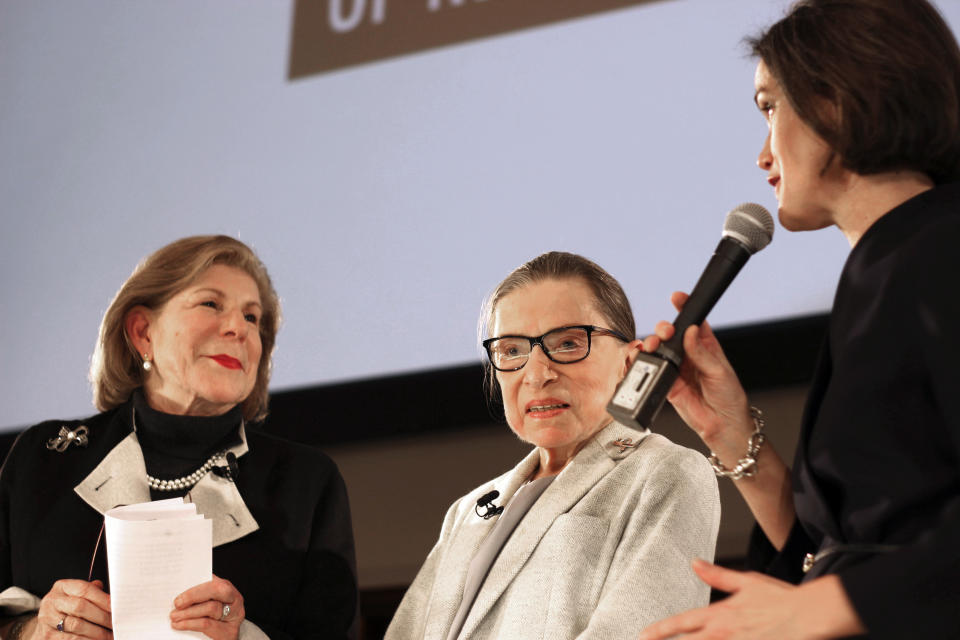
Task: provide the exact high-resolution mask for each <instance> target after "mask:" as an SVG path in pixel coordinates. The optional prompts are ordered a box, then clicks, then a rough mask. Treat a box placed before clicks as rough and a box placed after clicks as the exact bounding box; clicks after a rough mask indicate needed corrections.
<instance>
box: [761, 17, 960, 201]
mask: <svg viewBox="0 0 960 640" xmlns="http://www.w3.org/2000/svg"><path fill="white" fill-rule="evenodd" d="M746 42H747V44H748V46H749V47H750V48H751V50H752V52H753V54H754V55H755V56H757V57H759V58H760V59H761V60H762V61H763V62H764V64H765V65H766V66H767V69H768V70H769V71H770V73H771V74H772V75H773V77H774V78H776V79H777V81H778V82H779V84H780V86H781V87H782V89H783V91H784V93H785V95H786V98H787V100H789V101H790V104H791V106H793V108H794V110H795V111H796V112H797V114H798V115H799V116H800V118H801V119H802V120H803V121H804V122H806V123H807V124H808V125H809V126H810V127H811V128H812V129H813V130H814V131H815V132H816V133H817V134H818V135H819V136H820V137H821V138H823V139H824V140H825V141H826V143H827V144H828V145H829V146H830V147H831V149H832V150H833V152H834V153H835V154H837V155H838V156H839V157H840V159H841V162H842V165H843V166H844V167H845V168H846V169H849V170H851V171H854V172H855V173H859V174H861V175H869V174H876V173H882V172H886V171H898V170H913V171H920V172H922V173H925V174H927V175H928V176H930V177H931V178H932V179H933V180H934V182H935V183H937V184H942V183H945V182H952V181H955V180H957V179H960V48H958V46H957V41H956V39H955V38H954V36H953V34H952V32H951V31H950V28H949V27H948V26H947V24H946V22H944V20H943V17H942V16H941V15H940V14H939V12H938V11H937V9H936V8H934V7H933V5H931V4H930V3H929V2H927V0H801V1H800V2H797V3H795V4H794V5H793V7H792V8H791V10H790V12H789V13H788V14H787V16H786V17H785V18H783V19H782V20H780V21H779V22H777V23H775V24H774V25H773V26H771V27H770V28H769V29H767V30H766V31H765V32H763V33H761V34H760V35H759V36H757V37H753V38H747V40H746ZM824 100H826V101H827V102H829V103H832V104H833V105H835V106H836V107H837V109H836V112H838V113H839V120H838V118H837V117H836V116H835V115H834V114H833V113H832V112H831V110H825V109H824V108H823V106H824Z"/></svg>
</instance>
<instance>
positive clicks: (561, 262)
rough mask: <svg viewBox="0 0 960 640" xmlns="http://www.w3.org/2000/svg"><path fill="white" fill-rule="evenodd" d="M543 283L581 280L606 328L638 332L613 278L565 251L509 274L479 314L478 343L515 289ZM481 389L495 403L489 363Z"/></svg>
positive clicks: (624, 296)
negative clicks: (587, 288) (589, 292)
mask: <svg viewBox="0 0 960 640" xmlns="http://www.w3.org/2000/svg"><path fill="white" fill-rule="evenodd" d="M543 280H582V281H583V282H585V283H586V285H587V286H588V287H589V288H590V291H591V292H593V297H594V302H595V304H596V309H597V311H599V312H600V313H601V314H602V315H603V317H604V318H605V319H606V321H607V323H608V325H609V326H608V327H607V328H608V329H613V330H614V331H616V332H618V333H619V334H621V335H624V336H627V337H628V338H633V337H634V336H635V335H636V332H637V328H636V323H635V321H634V319H633V310H632V309H631V308H630V301H629V300H628V299H627V294H626V293H624V291H623V287H621V286H620V283H619V282H617V279H616V278H614V277H613V276H612V275H610V274H609V273H607V271H606V270H605V269H604V268H603V267H601V266H600V265H598V264H597V263H595V262H593V261H592V260H589V259H587V258H584V257H583V256H581V255H577V254H575V253H567V252H565V251H550V252H548V253H543V254H541V255H539V256H537V257H536V258H534V259H533V260H530V261H528V262H524V263H523V264H522V265H520V266H519V267H517V268H516V269H514V270H513V271H511V272H510V274H509V275H508V276H507V277H506V278H504V279H503V281H502V282H501V283H500V284H499V285H497V288H496V289H494V290H493V293H491V294H490V296H489V297H488V298H487V300H486V301H485V302H484V304H483V309H482V311H481V313H480V327H479V329H480V331H479V333H480V336H479V337H480V339H481V340H483V336H484V334H489V333H490V329H491V327H492V324H493V314H494V312H495V311H496V310H497V305H498V304H499V303H500V301H501V300H503V298H504V297H506V296H507V295H508V294H510V293H513V292H514V291H516V290H517V289H520V288H522V287H525V286H527V285H529V284H533V283H535V282H541V281H543ZM484 386H485V387H486V391H487V399H488V401H489V402H490V403H493V402H496V400H497V399H498V398H497V395H498V391H499V389H498V385H497V382H496V376H495V375H494V373H493V366H492V365H491V364H490V362H489V361H485V362H484Z"/></svg>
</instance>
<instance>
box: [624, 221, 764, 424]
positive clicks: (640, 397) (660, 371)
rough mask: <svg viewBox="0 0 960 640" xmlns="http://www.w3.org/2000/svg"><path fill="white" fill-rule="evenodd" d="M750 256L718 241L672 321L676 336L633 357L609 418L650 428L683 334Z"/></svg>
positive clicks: (676, 370)
mask: <svg viewBox="0 0 960 640" xmlns="http://www.w3.org/2000/svg"><path fill="white" fill-rule="evenodd" d="M750 255H751V252H750V250H749V249H747V248H746V247H745V246H744V245H742V244H741V243H740V242H738V241H737V240H734V239H733V238H730V237H724V238H723V239H721V240H720V244H718V245H717V249H716V251H715V252H714V254H713V256H712V257H711V258H710V262H708V263H707V267H706V269H704V270H703V274H702V275H701V276H700V279H699V280H698V281H697V284H696V285H695V286H694V287H693V291H692V292H691V293H690V298H689V299H688V300H687V302H686V304H685V305H683V309H682V310H681V311H680V313H679V314H678V315H677V319H676V320H674V323H673V324H674V327H675V328H676V333H675V334H674V336H673V337H672V338H670V340H668V341H666V342H663V343H661V344H660V347H659V348H658V349H657V350H656V351H654V352H653V353H643V352H641V353H638V354H637V357H636V359H635V360H634V362H633V365H632V366H631V367H630V370H629V371H628V372H627V375H626V376H625V377H624V379H623V380H621V381H620V384H619V385H618V386H617V389H616V391H615V392H614V394H613V398H611V400H610V402H609V403H608V404H607V412H608V413H609V414H610V415H611V416H613V417H614V418H616V419H617V420H618V421H619V422H620V423H621V424H624V425H627V426H632V427H634V428H637V429H641V430H642V429H647V428H649V427H650V425H651V424H653V421H654V420H655V419H656V417H657V414H659V413H660V409H661V408H662V407H663V403H664V402H665V401H666V399H667V393H669V391H670V388H671V387H672V386H673V383H674V381H676V379H677V376H679V375H680V364H681V363H682V362H683V333H684V332H685V331H686V330H687V328H688V327H689V326H690V325H692V324H700V323H701V322H703V319H704V318H706V317H707V314H708V313H710V310H711V309H713V305H715V304H716V303H717V300H719V299H720V296H721V295H722V294H723V292H724V291H726V290H727V287H728V286H730V283H731V282H732V281H733V278H734V277H735V276H736V275H737V274H738V273H739V272H740V269H741V268H742V267H743V265H744V264H746V262H747V259H749V258H750Z"/></svg>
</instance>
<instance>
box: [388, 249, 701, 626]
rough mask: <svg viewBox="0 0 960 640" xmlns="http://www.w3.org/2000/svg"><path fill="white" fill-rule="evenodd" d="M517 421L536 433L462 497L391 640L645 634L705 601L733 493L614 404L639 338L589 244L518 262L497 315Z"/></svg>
mask: <svg viewBox="0 0 960 640" xmlns="http://www.w3.org/2000/svg"><path fill="white" fill-rule="evenodd" d="M483 326H484V330H485V331H486V332H487V333H488V335H489V336H491V337H490V338H488V339H486V340H484V341H483V345H484V347H485V349H486V351H487V355H488V358H489V360H488V373H491V374H492V376H491V377H492V385H493V386H494V388H495V389H496V390H499V392H500V394H501V396H502V399H503V407H504V412H505V415H506V419H507V423H508V424H509V425H510V428H511V429H512V430H513V432H514V433H515V434H516V435H517V436H518V437H519V438H520V439H522V440H524V441H525V442H529V443H530V444H532V445H534V448H533V449H532V450H531V451H530V453H529V455H527V456H526V457H525V458H524V459H523V460H521V461H520V463H519V464H517V466H516V467H514V468H513V469H512V470H510V471H508V472H506V473H504V474H503V475H502V476H500V477H498V478H495V479H493V480H491V481H490V482H487V483H485V484H483V485H481V486H479V487H477V488H476V489H474V490H473V491H471V492H470V493H468V494H467V495H465V496H464V497H462V498H460V499H459V500H457V501H456V502H455V503H454V504H453V506H451V507H450V509H449V511H448V512H447V515H446V518H445V519H444V521H443V526H442V529H441V531H440V539H439V540H438V541H437V544H436V545H435V546H434V548H433V550H432V551H431V552H430V555H429V556H428V557H427V560H426V562H425V563H424V565H423V567H422V568H421V570H420V572H419V574H418V575H417V577H416V579H415V580H414V582H413V584H412V585H411V587H410V589H409V590H408V591H407V594H406V596H405V597H404V599H403V602H402V603H401V604H400V607H399V609H398V610H397V613H396V615H395V617H394V619H393V621H392V623H391V625H390V628H389V629H388V631H387V638H388V639H391V640H393V639H401V638H402V639H412V638H416V639H420V638H430V639H436V640H454V639H456V638H461V639H463V640H467V639H470V640H473V639H481V638H511V639H512V640H522V639H524V638H573V637H577V638H604V639H611V638H632V637H634V636H635V635H636V632H637V629H640V628H643V626H644V625H645V624H647V623H648V622H652V621H654V620H657V619H659V618H661V617H663V616H664V615H665V614H666V613H668V612H679V611H683V610H685V609H687V608H689V607H691V606H701V605H703V604H705V603H706V602H707V601H708V599H709V589H707V588H705V586H703V585H702V584H698V581H697V579H696V576H695V575H694V574H693V572H692V571H691V569H690V562H691V560H692V559H693V558H710V557H712V556H713V551H714V544H715V542H716V536H717V527H718V525H719V519H720V506H719V498H718V494H717V485H716V480H715V478H714V475H713V472H712V470H711V468H710V465H709V464H708V463H707V461H706V459H705V458H704V457H703V456H702V455H700V454H698V453H696V452H694V451H692V450H690V449H686V448H684V447H680V446H678V445H676V444H673V443H671V442H670V441H669V440H667V439H666V438H664V437H662V436H660V435H657V434H653V433H649V432H643V433H639V432H637V431H635V430H632V429H629V428H627V427H625V426H623V425H621V424H618V423H616V422H615V421H614V420H613V418H612V417H611V416H610V415H609V414H608V413H607V411H606V405H607V402H608V401H609V400H610V398H611V396H612V395H613V392H614V389H615V387H616V386H617V384H618V383H619V381H620V380H621V378H623V376H624V375H625V374H626V372H627V371H628V369H629V367H630V365H631V363H632V361H633V359H634V357H635V356H636V354H637V353H638V352H639V350H640V349H641V342H640V341H639V340H636V339H634V338H633V336H634V331H635V328H634V320H633V315H632V312H631V310H630V303H629V302H628V301H627V299H626V296H625V294H624V292H623V289H622V288H621V287H620V285H619V284H618V283H617V281H616V280H614V279H613V278H612V277H611V276H610V274H608V273H607V272H606V271H604V270H603V269H601V268H600V267H598V266H597V265H596V264H594V263H593V262H591V261H589V260H587V259H586V258H583V257H581V256H577V255H573V254H569V253H560V252H552V253H547V254H544V255H541V256H539V257H537V258H535V259H534V260H531V261H530V262H528V263H526V264H524V265H522V266H521V267H519V268H518V269H516V270H515V271H514V272H513V273H511V274H510V275H509V276H507V278H506V279H505V280H504V281H503V282H502V283H501V284H500V286H499V287H497V289H496V290H495V291H494V293H493V294H492V296H491V298H490V300H489V301H488V303H487V305H486V306H485V312H484V317H483Z"/></svg>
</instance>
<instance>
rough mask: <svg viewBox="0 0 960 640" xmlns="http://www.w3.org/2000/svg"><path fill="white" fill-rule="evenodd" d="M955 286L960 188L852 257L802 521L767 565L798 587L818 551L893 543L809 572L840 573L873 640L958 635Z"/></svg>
mask: <svg viewBox="0 0 960 640" xmlns="http://www.w3.org/2000/svg"><path fill="white" fill-rule="evenodd" d="M958 278H960V184H953V185H945V186H941V187H937V188H935V189H933V190H932V191H928V192H925V193H923V194H921V195H919V196H917V197H915V198H913V199H911V200H909V201H907V202H906V203H904V204H902V205H900V206H899V207H897V208H895V209H893V210H892V211H890V212H889V213H887V214H886V215H885V216H883V217H882V218H880V220H878V221H877V222H876V223H874V224H873V225H872V226H871V227H870V228H869V229H868V230H867V232H866V233H865V234H864V236H863V237H862V238H861V239H860V241H859V242H858V243H857V245H856V246H855V247H854V248H853V250H852V251H851V252H850V256H849V258H848V259H847V263H846V265H845V266H844V269H843V273H842V275H841V278H840V283H839V285H838V287H837V293H836V298H835V300H834V305H833V310H832V312H831V316H830V327H829V334H828V338H827V344H826V346H825V348H824V350H823V352H822V354H821V359H820V364H819V367H818V371H817V373H816V376H815V378H814V382H813V387H812V389H811V393H810V397H809V399H808V402H807V407H806V411H805V415H804V420H803V428H802V431H801V438H800V445H799V447H798V449H797V455H796V459H795V461H794V468H793V489H794V502H795V505H796V509H797V518H798V524H797V526H795V527H794V530H793V532H792V533H791V536H790V539H789V540H788V542H787V545H786V546H785V548H784V549H783V551H782V552H781V553H780V554H779V555H777V556H776V557H775V558H773V562H772V563H771V564H770V565H768V567H767V568H768V570H769V571H770V572H771V573H773V574H774V575H778V576H780V577H783V578H786V579H792V580H795V581H796V580H798V579H800V578H801V577H803V574H802V573H801V571H800V567H801V564H802V561H803V556H804V554H806V553H815V552H816V551H817V550H818V549H819V548H821V546H829V545H831V544H836V543H840V544H882V545H890V546H895V547H896V550H894V551H890V552H885V553H876V554H851V553H839V554H836V555H833V556H830V557H829V558H826V559H824V560H822V561H819V562H817V564H816V565H815V567H814V569H813V570H812V571H810V573H809V574H807V576H806V579H810V578H813V577H816V576H818V575H822V574H824V573H835V574H837V575H839V577H840V579H841V581H842V583H843V586H844V588H845V590H846V591H847V594H848V595H849V597H850V600H851V602H852V603H853V606H854V609H855V610H856V611H857V613H858V614H859V616H860V617H861V619H862V620H863V622H864V623H865V625H866V627H867V629H868V630H869V637H870V638H874V639H887V638H889V639H891V640H893V639H897V640H899V639H902V638H957V637H960V578H958V576H960V291H958V287H957V279H958ZM755 538H756V536H755ZM811 615H816V612H811Z"/></svg>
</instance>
